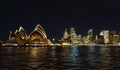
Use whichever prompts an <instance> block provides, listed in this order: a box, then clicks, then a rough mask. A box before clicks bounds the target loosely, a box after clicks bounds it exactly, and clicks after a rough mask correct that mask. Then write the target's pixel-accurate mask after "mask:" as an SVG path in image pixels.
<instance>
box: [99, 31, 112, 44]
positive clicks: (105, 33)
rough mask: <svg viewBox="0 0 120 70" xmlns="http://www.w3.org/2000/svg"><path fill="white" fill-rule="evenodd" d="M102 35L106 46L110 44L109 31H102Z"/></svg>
mask: <svg viewBox="0 0 120 70" xmlns="http://www.w3.org/2000/svg"><path fill="white" fill-rule="evenodd" d="M100 35H101V36H103V39H104V43H105V44H108V43H110V41H109V30H103V31H101V32H100Z"/></svg>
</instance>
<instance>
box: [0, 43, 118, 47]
mask: <svg viewBox="0 0 120 70" xmlns="http://www.w3.org/2000/svg"><path fill="white" fill-rule="evenodd" d="M17 46H19V47H50V46H56V47H57V46H62V47H65V46H120V44H51V45H46V44H25V45H19V44H12V43H5V44H1V47H17Z"/></svg>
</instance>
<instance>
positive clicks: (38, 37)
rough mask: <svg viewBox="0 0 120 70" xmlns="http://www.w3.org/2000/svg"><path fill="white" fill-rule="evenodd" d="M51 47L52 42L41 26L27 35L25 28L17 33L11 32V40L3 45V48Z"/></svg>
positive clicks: (21, 28)
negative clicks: (13, 46)
mask: <svg viewBox="0 0 120 70" xmlns="http://www.w3.org/2000/svg"><path fill="white" fill-rule="evenodd" d="M7 45H16V46H50V45H52V42H51V41H50V40H49V39H48V38H47V35H46V32H45V30H44V29H43V27H42V26H41V25H39V24H37V25H36V27H35V28H34V30H33V31H32V32H31V33H30V34H29V35H27V33H26V31H25V30H24V29H23V27H21V26H20V28H19V29H18V30H16V31H15V32H12V31H10V34H9V39H8V40H7V41H6V42H4V43H3V46H7Z"/></svg>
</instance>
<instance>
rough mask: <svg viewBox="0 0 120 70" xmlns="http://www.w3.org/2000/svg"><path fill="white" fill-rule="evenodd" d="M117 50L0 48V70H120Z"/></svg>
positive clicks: (90, 48)
mask: <svg viewBox="0 0 120 70" xmlns="http://www.w3.org/2000/svg"><path fill="white" fill-rule="evenodd" d="M119 69H120V47H117V46H110V47H107V46H101V47H100V46H89V47H88V46H67V47H0V70H119Z"/></svg>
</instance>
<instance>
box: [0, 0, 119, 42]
mask: <svg viewBox="0 0 120 70" xmlns="http://www.w3.org/2000/svg"><path fill="white" fill-rule="evenodd" d="M36 24H41V25H42V26H43V28H44V29H45V30H46V33H47V36H48V38H49V39H52V38H57V39H60V38H61V37H62V35H63V31H64V30H65V28H67V29H69V28H70V27H75V29H76V32H77V34H82V35H85V33H87V30H88V29H90V28H93V29H94V33H96V34H97V33H98V32H99V31H100V30H102V29H110V30H117V31H119V27H120V4H119V1H118V2H116V1H111V0H103V1H98V0H95V1H91V0H79V1H78V2H75V1H74V0H73V1H71V0H69V1H61V0H60V1H58V0H56V1H55V0H54V1H51V0H48V1H47V0H39V1H35V0H33V1H31V0H23V1H22V0H19V1H18V0H16V1H15V0H14V1H12V0H9V1H5V0H4V2H3V1H1V2H0V40H6V39H7V38H8V35H9V31H15V30H16V29H18V28H19V26H23V28H24V29H25V30H26V32H27V33H28V34H29V33H30V32H31V31H32V30H33V29H34V27H35V25H36Z"/></svg>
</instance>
